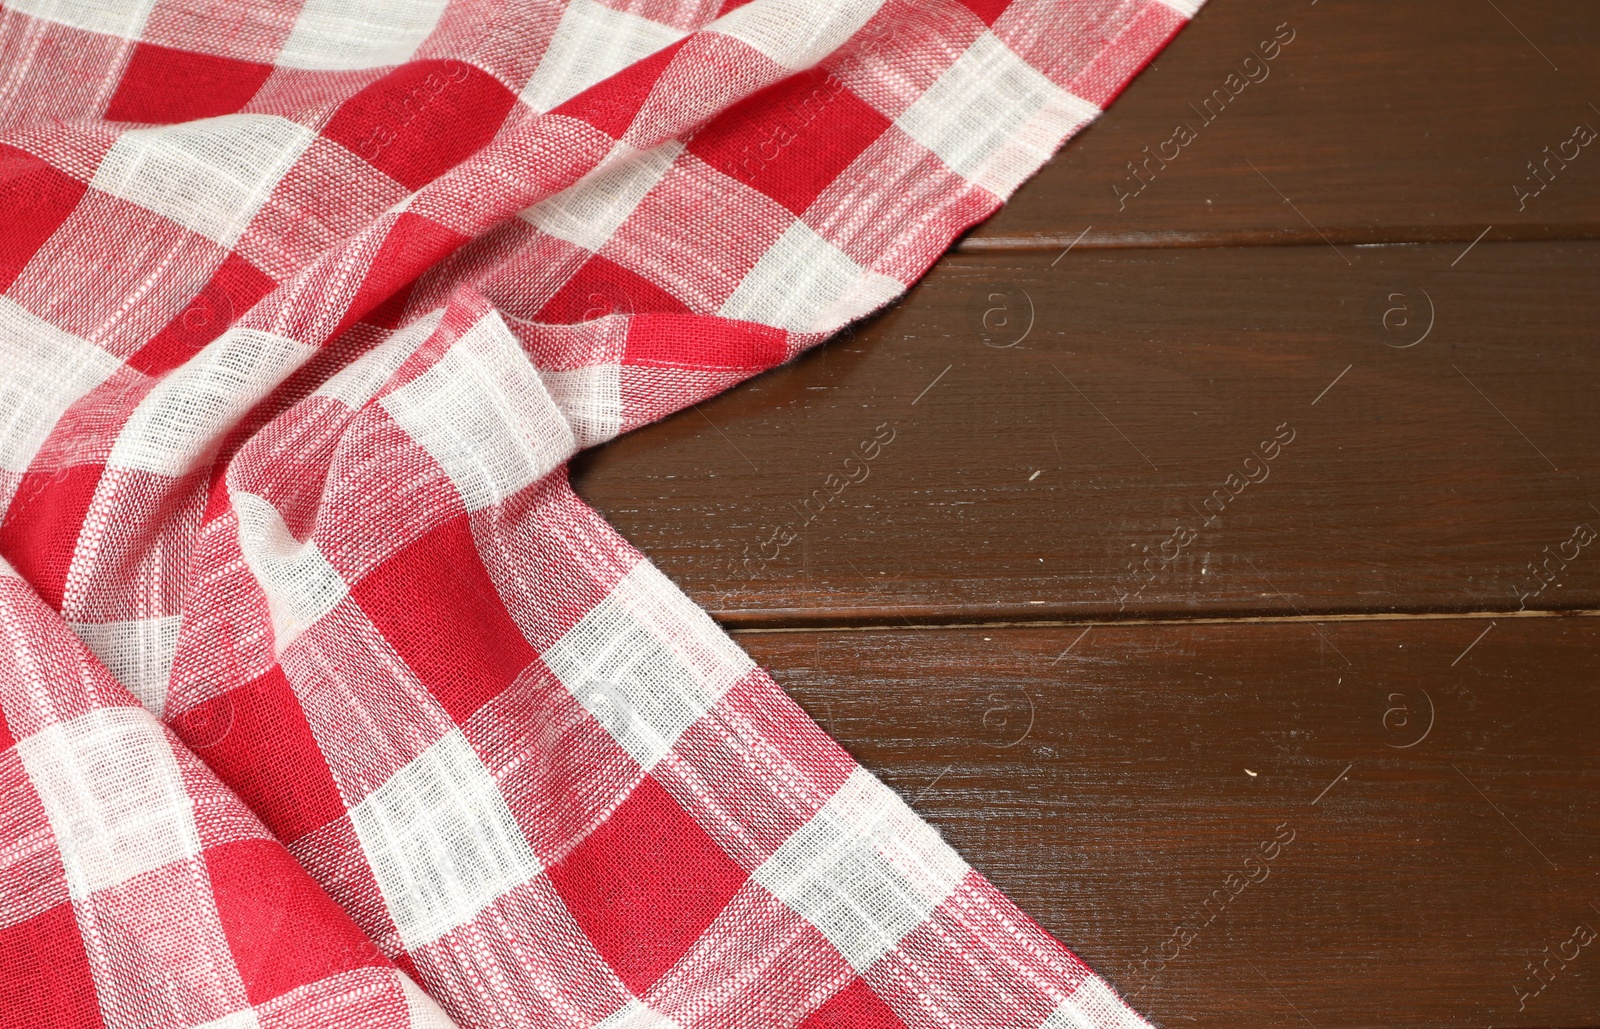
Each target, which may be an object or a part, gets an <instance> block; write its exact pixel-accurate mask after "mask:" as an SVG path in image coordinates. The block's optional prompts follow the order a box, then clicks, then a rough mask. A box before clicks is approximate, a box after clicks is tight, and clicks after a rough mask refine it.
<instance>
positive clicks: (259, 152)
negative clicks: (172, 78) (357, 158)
mask: <svg viewBox="0 0 1600 1029" xmlns="http://www.w3.org/2000/svg"><path fill="white" fill-rule="evenodd" d="M316 138H317V134H316V133H315V132H312V131H311V130H310V129H308V128H306V127H305V126H303V125H300V124H297V123H295V122H292V121H290V120H289V119H287V118H280V117H278V116H277V115H273V114H227V115H223V116H221V117H218V118H202V119H199V120H197V121H189V122H182V123H180V124H177V125H162V126H158V127H156V128H149V129H130V130H128V131H126V132H124V133H122V134H121V135H120V136H118V137H117V141H116V142H115V143H113V144H112V146H111V149H110V150H109V151H107V153H106V156H105V158H104V160H102V161H101V162H100V167H99V168H97V169H96V170H95V173H94V180H93V181H92V182H91V183H90V185H91V186H93V187H94V188H95V189H98V190H100V191H101V192H103V193H110V194H111V195H112V196H118V197H121V198H122V199H124V200H128V201H131V202H133V203H135V204H138V205H139V206H140V207H144V208H147V209H148V210H151V211H154V212H156V213H157V214H159V215H162V216H164V217H166V218H168V219H170V220H172V221H174V222H177V223H178V224H179V225H182V226H183V227H185V228H187V229H190V230H191V231H193V232H198V233H199V234H200V235H202V236H205V237H206V238H208V239H211V240H214V241H216V242H217V243H220V244H222V245H223V246H225V247H232V246H233V245H234V244H235V243H237V242H238V241H239V237H240V236H241V235H242V234H243V233H244V230H245V227H246V226H248V225H249V224H250V219H252V218H254V217H255V215H256V212H257V211H259V210H260V209H261V206H262V205H263V204H265V203H266V202H267V198H268V197H270V196H271V195H272V191H273V189H274V188H275V187H276V186H277V184H278V180H279V179H281V178H283V176H284V173H286V172H287V171H288V170H289V168H290V166H291V165H293V164H294V162H295V161H296V160H297V159H298V158H299V157H300V155H301V154H302V153H304V152H305V149H306V147H308V146H310V145H311V141H312V140H314V139H316Z"/></svg>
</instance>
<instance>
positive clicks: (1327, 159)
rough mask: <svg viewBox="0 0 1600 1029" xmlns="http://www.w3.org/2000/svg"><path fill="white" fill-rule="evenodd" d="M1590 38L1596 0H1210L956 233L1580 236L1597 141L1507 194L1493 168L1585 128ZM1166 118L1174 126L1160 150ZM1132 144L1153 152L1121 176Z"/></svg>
mask: <svg viewBox="0 0 1600 1029" xmlns="http://www.w3.org/2000/svg"><path fill="white" fill-rule="evenodd" d="M1278 26H1287V29H1285V30H1284V32H1285V33H1290V34H1292V40H1291V41H1290V42H1289V43H1288V44H1287V45H1282V44H1279V47H1280V49H1277V50H1274V49H1273V48H1272V47H1268V48H1267V52H1269V53H1274V52H1275V53H1276V57H1275V58H1274V59H1273V60H1271V61H1270V62H1269V61H1264V60H1262V59H1261V57H1260V50H1259V48H1258V44H1260V43H1262V42H1263V41H1273V37H1274V33H1275V30H1276V29H1277V28H1278ZM1524 37H1526V38H1524ZM1597 46H1600V4H1593V3H1581V2H1572V0H1495V2H1494V3H1492V4H1491V3H1489V2H1487V0H1465V2H1463V0H1406V2H1404V3H1392V2H1382V0H1340V2H1326V3H1319V4H1314V5H1313V4H1309V3H1274V4H1262V3H1245V2H1242V0H1211V2H1210V3H1208V4H1207V5H1206V6H1205V7H1204V8H1202V9H1201V11H1200V13H1199V15H1198V16H1197V17H1196V18H1195V20H1194V21H1193V23H1191V24H1190V25H1189V26H1188V27H1187V28H1185V29H1184V30H1183V31H1182V32H1181V33H1180V34H1179V35H1178V37H1177V38H1176V39H1175V40H1174V41H1173V42H1172V43H1171V44H1170V45H1169V46H1168V48H1167V49H1166V50H1164V51H1163V52H1162V53H1161V55H1160V56H1159V57H1158V58H1157V59H1156V62H1155V64H1154V66H1153V67H1150V68H1147V69H1146V70H1145V71H1144V73H1143V74H1141V75H1140V76H1139V77H1138V78H1137V79H1135V80H1134V82H1133V84H1132V85H1131V86H1130V87H1129V88H1128V89H1127V91H1126V92H1125V93H1124V94H1123V95H1122V96H1121V97H1119V98H1118V99H1117V100H1116V101H1115V102H1114V103H1113V104H1112V106H1111V108H1110V112H1109V113H1108V114H1107V115H1106V116H1105V117H1103V118H1102V119H1101V120H1100V121H1099V122H1098V123H1097V124H1095V125H1094V126H1092V127H1091V128H1090V129H1088V130H1087V131H1086V132H1084V133H1083V134H1082V136H1080V137H1079V138H1078V139H1076V140H1074V141H1073V142H1072V143H1071V144H1070V145H1068V146H1067V147H1066V148H1065V149H1064V150H1063V151H1062V152H1061V153H1060V154H1059V155H1057V157H1056V158H1055V160H1054V161H1052V162H1051V163H1050V164H1049V165H1047V166H1046V167H1045V169H1044V170H1043V171H1041V172H1040V173H1039V175H1038V176H1036V177H1035V178H1034V179H1033V180H1032V181H1031V182H1029V183H1027V184H1026V185H1024V186H1023V187H1022V189H1021V190H1019V191H1018V193H1017V194H1016V196H1015V197H1014V198H1013V199H1012V201H1011V203H1010V204H1009V205H1008V206H1007V207H1006V208H1005V209H1004V210H1003V211H1002V212H1001V213H1000V214H999V215H998V216H996V217H995V218H993V219H991V220H990V221H989V222H987V223H986V224H984V225H982V226H980V227H979V228H978V229H977V230H976V231H975V232H973V233H972V234H971V235H970V236H969V237H968V238H967V239H966V241H965V242H964V243H963V244H962V247H961V248H962V249H963V250H969V251H970V250H976V249H979V248H984V249H993V248H996V247H1014V246H1019V245H1022V246H1040V247H1047V248H1053V249H1057V250H1059V249H1060V248H1062V247H1065V246H1066V245H1067V244H1068V243H1069V242H1071V241H1072V240H1074V239H1075V238H1077V237H1078V236H1079V234H1080V233H1082V232H1084V230H1085V229H1088V234H1087V235H1086V236H1084V237H1083V239H1082V241H1081V242H1080V243H1079V245H1080V246H1085V247H1087V246H1096V245H1101V246H1107V245H1110V246H1130V245H1132V246H1170V245H1180V246H1196V245H1205V246H1210V245H1219V244H1226V245H1241V244H1264V243H1312V242H1319V241H1320V238H1321V237H1322V236H1326V237H1327V238H1329V239H1331V240H1333V241H1334V242H1337V243H1376V242H1419V241H1460V242H1462V243H1463V245H1464V244H1465V243H1466V242H1468V241H1470V240H1472V239H1473V238H1475V237H1477V236H1478V234H1479V233H1481V232H1483V231H1484V229H1485V228H1487V227H1489V226H1493V229H1492V230H1491V231H1490V234H1489V236H1488V238H1489V239H1491V240H1494V239H1499V240H1507V239H1543V238H1577V237H1584V238H1593V237H1595V236H1596V235H1600V153H1597V152H1596V149H1597V148H1595V147H1593V146H1589V147H1569V149H1568V152H1569V153H1572V152H1573V151H1574V150H1576V151H1577V152H1578V154H1579V156H1578V157H1577V158H1576V159H1575V160H1573V161H1571V162H1563V161H1561V160H1559V157H1560V154H1559V153H1558V152H1557V153H1556V156H1557V158H1558V160H1557V161H1555V162H1554V163H1552V164H1551V165H1550V169H1551V171H1550V175H1549V177H1548V187H1547V188H1544V190H1543V192H1541V193H1539V194H1538V195H1537V196H1535V197H1533V198H1532V199H1529V200H1527V201H1526V202H1523V201H1520V200H1519V199H1518V194H1517V193H1515V192H1513V189H1512V187H1513V185H1522V188H1523V190H1524V192H1531V191H1532V190H1533V189H1535V188H1538V187H1537V186H1536V185H1532V184H1526V185H1524V184H1525V183H1531V182H1533V181H1535V180H1529V179H1528V176H1529V170H1528V162H1529V161H1533V162H1536V163H1538V162H1542V161H1543V160H1545V159H1546V158H1547V156H1548V155H1546V153H1545V151H1544V148H1545V147H1550V148H1552V152H1556V151H1557V150H1558V148H1559V145H1560V143H1561V142H1562V141H1565V140H1568V139H1570V138H1571V135H1572V132H1573V129H1574V128H1575V127H1576V126H1577V125H1579V124H1580V123H1582V124H1587V125H1589V126H1590V127H1591V128H1593V129H1596V130H1600V113H1597V112H1596V110H1595V108H1594V107H1592V106H1591V104H1594V105H1600V62H1596V61H1595V59H1594V54H1595V48H1596V47H1597ZM1253 53H1255V54H1256V56H1255V58H1253V59H1252V57H1251V55H1252V54H1253ZM1546 58H1548V61H1547V60H1546ZM1247 60H1248V61H1250V63H1249V65H1248V66H1245V62H1246V61H1247ZM1552 65H1554V67H1552ZM1230 74H1239V75H1240V77H1239V78H1237V79H1235V80H1233V89H1237V90H1238V92H1237V95H1234V92H1233V89H1230V88H1229V84H1228V77H1229V75H1230ZM1246 75H1254V76H1256V77H1257V78H1259V79H1260V81H1257V82H1249V80H1248V79H1247V78H1245V77H1244V76H1246ZM1263 75H1264V76H1265V77H1264V78H1262V77H1261V76H1263ZM1246 83H1247V84H1246ZM1219 89H1220V90H1223V93H1222V95H1221V96H1222V99H1221V100H1219V99H1213V100H1212V104H1211V107H1210V108H1206V107H1205V106H1204V104H1205V100H1206V98H1207V97H1210V96H1212V95H1213V91H1215V90H1219ZM1223 100H1225V101H1226V103H1225V105H1224V104H1223ZM1191 105H1193V106H1191ZM1180 125H1184V126H1188V127H1189V128H1190V129H1191V131H1192V133H1193V137H1194V138H1193V140H1192V141H1191V142H1189V143H1188V144H1187V145H1178V144H1177V143H1174V144H1171V145H1168V146H1167V147H1166V148H1165V149H1164V150H1163V149H1162V144H1163V143H1164V142H1165V141H1168V140H1172V139H1173V138H1174V132H1175V130H1176V129H1177V128H1178V126H1180ZM1180 141H1181V137H1180ZM1146 147H1148V148H1149V149H1148V150H1146V149H1144V148H1146ZM1151 154H1156V156H1157V158H1160V157H1161V156H1162V155H1163V154H1164V155H1166V156H1167V157H1170V158H1171V160H1170V161H1165V160H1153V161H1152V162H1151V163H1150V164H1149V166H1148V170H1146V169H1145V168H1144V167H1141V168H1140V171H1139V177H1137V178H1135V177H1133V176H1132V173H1131V172H1130V169H1129V162H1134V163H1135V164H1136V165H1140V164H1142V162H1144V161H1146V160H1147V159H1149V158H1150V155H1151ZM1563 165H1565V167H1564V168H1563ZM1252 166H1253V167H1252ZM1545 174H1546V173H1545V172H1544V171H1543V170H1541V172H1540V176H1541V178H1544V177H1545ZM1141 181H1142V182H1144V183H1147V185H1144V186H1142V187H1141V185H1140V183H1141ZM1117 190H1121V191H1123V193H1128V194H1132V193H1135V192H1136V193H1137V195H1135V196H1131V197H1129V198H1127V199H1126V200H1123V199H1122V198H1120V197H1119V195H1118V193H1117V192H1116V191H1117ZM1285 198H1287V200H1289V201H1292V206H1291V204H1289V203H1286V202H1285Z"/></svg>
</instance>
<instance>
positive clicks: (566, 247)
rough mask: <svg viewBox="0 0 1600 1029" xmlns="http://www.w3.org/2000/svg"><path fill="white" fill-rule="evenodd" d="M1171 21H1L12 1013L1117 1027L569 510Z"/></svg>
mask: <svg viewBox="0 0 1600 1029" xmlns="http://www.w3.org/2000/svg"><path fill="white" fill-rule="evenodd" d="M1197 5H1198V3H1197V0H1015V2H1011V3H1007V2H1006V0H965V2H957V0H914V2H908V0H887V2H885V0H750V2H740V0H727V2H723V0H521V2H514V0H303V2H302V3H295V2H293V0H236V2H232V3H227V4H221V3H208V2H202V0H5V4H4V7H3V8H0V211H3V212H4V213H3V219H0V289H3V294H0V510H3V512H4V515H3V519H0V555H3V557H4V562H0V713H3V718H0V748H3V749H0V1027H4V1029H11V1027H19V1026H25V1027H30V1029H32V1027H61V1029H82V1027H91V1026H94V1027H100V1026H103V1027H106V1029H134V1027H141V1029H142V1027H180V1026H182V1027H188V1026H207V1027H215V1029H245V1027H257V1026H260V1027H285V1029H287V1027H306V1026H329V1027H334V1026H338V1027H352V1026H374V1027H376V1026H385V1027H387V1026H437V1027H443V1026H450V1025H455V1026H458V1027H461V1029H488V1027H502V1026H504V1027H512V1026H531V1027H541V1029H543V1027H573V1029H587V1027H594V1026H600V1027H605V1029H647V1027H648V1029H668V1027H672V1029H712V1027H734V1026H738V1027H751V1029H758V1027H759V1029H782V1027H788V1026H797V1027H802V1029H824V1027H832V1029H843V1027H850V1029H868V1027H871V1029H885V1027H895V1029H933V1027H955V1026H959V1027H962V1029H980V1027H1002V1026H1003V1027H1008V1029H1069V1027H1071V1029H1084V1027H1096V1029H1098V1027H1112V1026H1120V1027H1137V1026H1143V1025H1144V1023H1143V1022H1142V1021H1141V1020H1140V1019H1139V1018H1138V1017H1137V1016H1136V1015H1134V1014H1133V1013H1132V1012H1131V1011H1130V1010H1129V1009H1128V1008H1127V1007H1126V1006H1124V1005H1123V1003H1122V1002H1121V1001H1120V1000H1119V999H1118V998H1117V997H1116V996H1115V995H1114V994H1113V993H1112V991H1111V990H1110V989H1109V988H1108V987H1107V986H1106V985H1105V984H1104V983H1103V982H1102V981H1101V980H1100V979H1098V978H1097V977H1095V976H1094V975H1093V974H1092V973H1091V972H1090V971H1089V970H1088V969H1087V968H1086V967H1085V966H1084V965H1083V964H1082V963H1081V962H1079V961H1078V960H1077V959H1076V958H1075V957H1074V956H1073V955H1072V954H1071V953H1069V952H1068V951H1067V950H1066V949H1065V948H1064V947H1062V946H1061V945H1060V944H1059V943H1057V942H1056V941H1055V940H1053V939H1051V938H1050V937H1049V936H1048V935H1047V934H1046V933H1044V932H1043V931H1042V930H1041V929H1040V928H1039V927H1038V926H1037V925H1035V923H1034V922H1033V921H1031V920H1030V919H1029V918H1027V916H1025V915H1023V914H1022V913H1021V912H1019V911H1018V910H1016V908H1015V907H1014V906H1013V905H1012V904H1011V903H1010V902H1009V901H1007V900H1006V899H1005V898H1004V897H1003V896H1001V895H1000V894H999V893H998V892H997V891H996V890H995V889H994V888H993V887H992V886H991V885H990V884H989V883H988V882H987V881H986V880H985V879H984V878H983V877H982V876H980V875H978V874H977V873H976V872H974V871H973V870H972V869H971V868H969V867H968V866H967V865H966V864H965V863H964V862H963V861H962V860H961V858H960V857H959V856H957V855H956V854H955V853H954V852H953V851H952V850H950V848H949V847H948V846H946V845H945V844H944V843H943V842H942V841H941V840H940V839H939V837H938V835H937V834H936V833H935V832H934V831H933V830H932V829H931V828H930V827H928V826H927V825H926V824H925V823H923V822H922V821H921V820H920V819H919V818H918V817H917V816H916V815H915V814H914V813H913V812H912V811H911V810H910V808H909V807H907V805H906V804H905V803H904V802H903V801H901V800H900V799H899V798H898V797H897V796H896V795H895V794H894V793H892V792H891V791H890V790H889V789H887V788H886V787H885V786H884V785H882V784H881V783H880V782H879V781H878V780H876V779H875V778H873V777H872V776H871V775H869V774H868V773H867V772H865V771H864V770H862V769H861V768H860V767H859V766H858V765H856V764H855V762H854V761H852V760H851V758H850V757H849V756H848V755H847V754H845V753H844V751H842V750H841V749H840V748H839V747H838V746H836V745H835V744H834V743H833V742H832V741H831V740H829V739H828V738H827V737H826V736H825V735H824V734H823V733H822V732H821V731H820V730H819V729H818V728H817V726H816V725H815V724H813V723H812V722H811V721H810V720H809V719H808V718H807V717H806V716H805V715H804V714H803V713H802V712H801V711H800V710H799V709H798V708H797V707H796V706H795V705H794V704H793V702H792V701H790V700H789V699H788V697H787V696H786V695H785V694H784V693H783V692H782V691H781V690H780V689H779V688H778V687H777V686H776V685H775V684H774V683H773V681H772V680H771V679H770V678H769V677H768V676H767V675H766V673H764V672H763V671H762V670H761V669H759V668H757V667H755V666H754V665H753V664H752V662H751V661H750V659H749V658H748V657H747V656H746V655H745V654H744V653H743V652H742V651H741V650H740V649H739V648H738V646H737V645H735V644H734V643H733V642H732V640H731V639H730V638H729V637H728V636H727V635H725V634H724V633H723V632H722V631H721V630H720V629H718V628H717V626H716V625H715V624H713V622H712V621H711V620H710V618H709V617H707V616H706V615H705V613H704V612H702V611H701V610H699V609H698V608H696V607H695V606H694V605H693V604H692V603H690V602H689V601H688V600H687V599H686V598H685V597H684V595H683V594H682V593H681V592H679V590H678V589H677V588H676V587H674V586H673V584H672V583H671V582H669V581H668V580H667V579H666V578H665V577H664V576H662V575H661V573H660V572H658V571H657V570H656V569H655V568H654V567H653V566H652V565H651V564H650V563H649V562H648V561H647V560H645V559H644V558H643V557H642V556H641V555H640V554H639V553H638V552H637V551H636V550H634V549H633V548H632V547H630V546H629V545H628V544H627V543H626V542H625V541H624V540H622V539H621V538H620V537H618V536H617V534H616V533H615V532H614V531H613V530H612V529H611V528H610V527H609V526H607V525H606V524H605V522H604V521H603V520H602V519H601V518H599V517H598V516H597V515H596V514H595V513H594V512H593V511H592V510H591V509H590V508H588V507H587V506H586V505H585V504H584V503H582V502H581V501H580V500H579V499H578V498H577V497H576V496H575V495H574V494H573V493H572V492H571V490H570V489H569V487H568V485H567V481H566V476H565V466H566V461H567V459H568V458H570V457H571V456H572V455H573V454H574V453H575V452H576V451H577V450H578V449H580V448H582V447H586V446H590V445H593V444H595V443H599V442H601V441H604V440H607V439H610V438H611V437H613V436H615V435H616V434H617V433H619V432H623V431H626V430H628V429H631V428H633V427H636V426H639V425H643V424H645V423H647V422H650V421H652V420H654V419H657V418H660V417H662V416H663V415H665V414H667V413H669V412H672V411H674V410H677V409H679V408H682V407H684V406H686V405H688V404H690V403H692V402H694V401H698V400H700V399H702V398H704V397H707V396H710V395H712V394H714V393H716V392H718V391H720V390H723V389H725V388H727V387H729V386H731V385H732V384H734V383H736V382H738V381H740V380H742V379H745V378H747V377H749V376H750V375H753V374H755V373H757V372H759V371H761V370H762V369H765V368H768V367H771V366H773V365H775V364H778V363H780V362H782V361H784V360H786V359H788V358H790V357H792V356H793V355H795V354H796V353H798V352H800V351H801V350H803V349H805V348H806V347H808V346H811V345H813V344H815V343H817V342H819V341H821V340H822V339H824V338H826V337H827V336H828V335H829V334H830V333H832V332H834V331H835V330H837V329H838V328H840V327H841V326H843V325H845V324H846V323H848V322H849V321H851V320H853V319H856V318H859V317H861V316H862V315H865V314H867V313H868V312H870V311H872V310H873V309H874V308H876V307H879V306H881V305H882V304H884V303H885V302H887V301H888V300H890V299H891V298H893V297H895V296H896V295H897V294H899V293H900V292H901V291H903V290H904V289H905V288H906V286H907V284H908V283H910V282H911V281H913V280H914V279H915V278H916V277H917V276H918V275H920V274H921V273H922V272H923V271H924V270H925V269H926V268H927V267H928V265H929V264H930V263H931V262H932V261H933V260H934V259H935V258H936V257H937V256H938V254H939V253H940V252H941V250H942V249H943V248H944V247H945V246H946V245H947V244H948V243H949V241H950V240H951V239H952V238H953V237H954V236H955V235H956V234H957V233H958V232H960V231H961V230H962V229H963V228H965V227H966V226H968V225H971V224H973V223H974V222H976V221H979V220H981V219H982V218H984V217H985V216H987V215H988V214H990V213H991V212H992V211H993V210H994V209H995V208H996V206H997V205H998V204H999V203H1000V202H1001V201H1002V200H1003V199H1004V198H1005V197H1006V196H1007V195H1008V194H1009V193H1010V192H1011V191H1012V190H1013V189H1014V188H1015V187H1016V186H1017V185H1018V184H1019V183H1020V182H1021V181H1022V180H1023V179H1024V178H1026V177H1027V176H1028V175H1029V174H1031V173H1032V172H1033V171H1034V170H1035V169H1036V168H1037V167H1038V166H1039V165H1040V164H1041V163H1042V162H1043V161H1044V160H1046V159H1047V158H1048V157H1049V156H1050V154H1051V153H1052V152H1053V151H1054V150H1055V148H1056V147H1058V146H1059V145H1060V144H1061V143H1062V141H1063V140H1064V139H1065V138H1066V137H1068V136H1069V135H1071V134H1072V133H1073V132H1074V131H1076V130H1077V129H1079V128H1080V127H1082V126H1083V125H1084V124H1086V123H1087V122H1088V121H1089V120H1090V119H1092V118H1093V117H1095V116H1096V115H1097V114H1098V113H1099V111H1100V109H1101V108H1103V107H1104V106H1105V105H1106V104H1107V103H1108V102H1109V100H1110V99H1111V98H1112V96H1114V95H1115V94H1116V93H1117V92H1118V91H1119V90H1120V89H1121V88H1122V86H1123V85H1124V84H1125V83H1126V81H1127V80H1128V79H1129V78H1130V77H1131V76H1132V75H1133V74H1134V73H1135V72H1137V71H1138V69H1139V68H1141V67H1142V66H1143V65H1144V64H1145V63H1146V62H1147V61H1148V60H1149V59H1150V58H1151V57H1152V56H1153V55H1154V53H1155V52H1156V51H1157V50H1158V49H1159V48H1160V47H1161V45H1162V44H1163V43H1164V42H1165V41H1166V40H1167V39H1168V38H1170V37H1171V36H1172V34H1173V33H1174V32H1176V31H1177V30H1178V29H1179V28H1180V27H1181V26H1182V25H1183V23H1184V22H1185V20H1186V18H1187V17H1188V16H1189V15H1192V14H1193V13H1194V9H1195V7H1196V6H1197Z"/></svg>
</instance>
